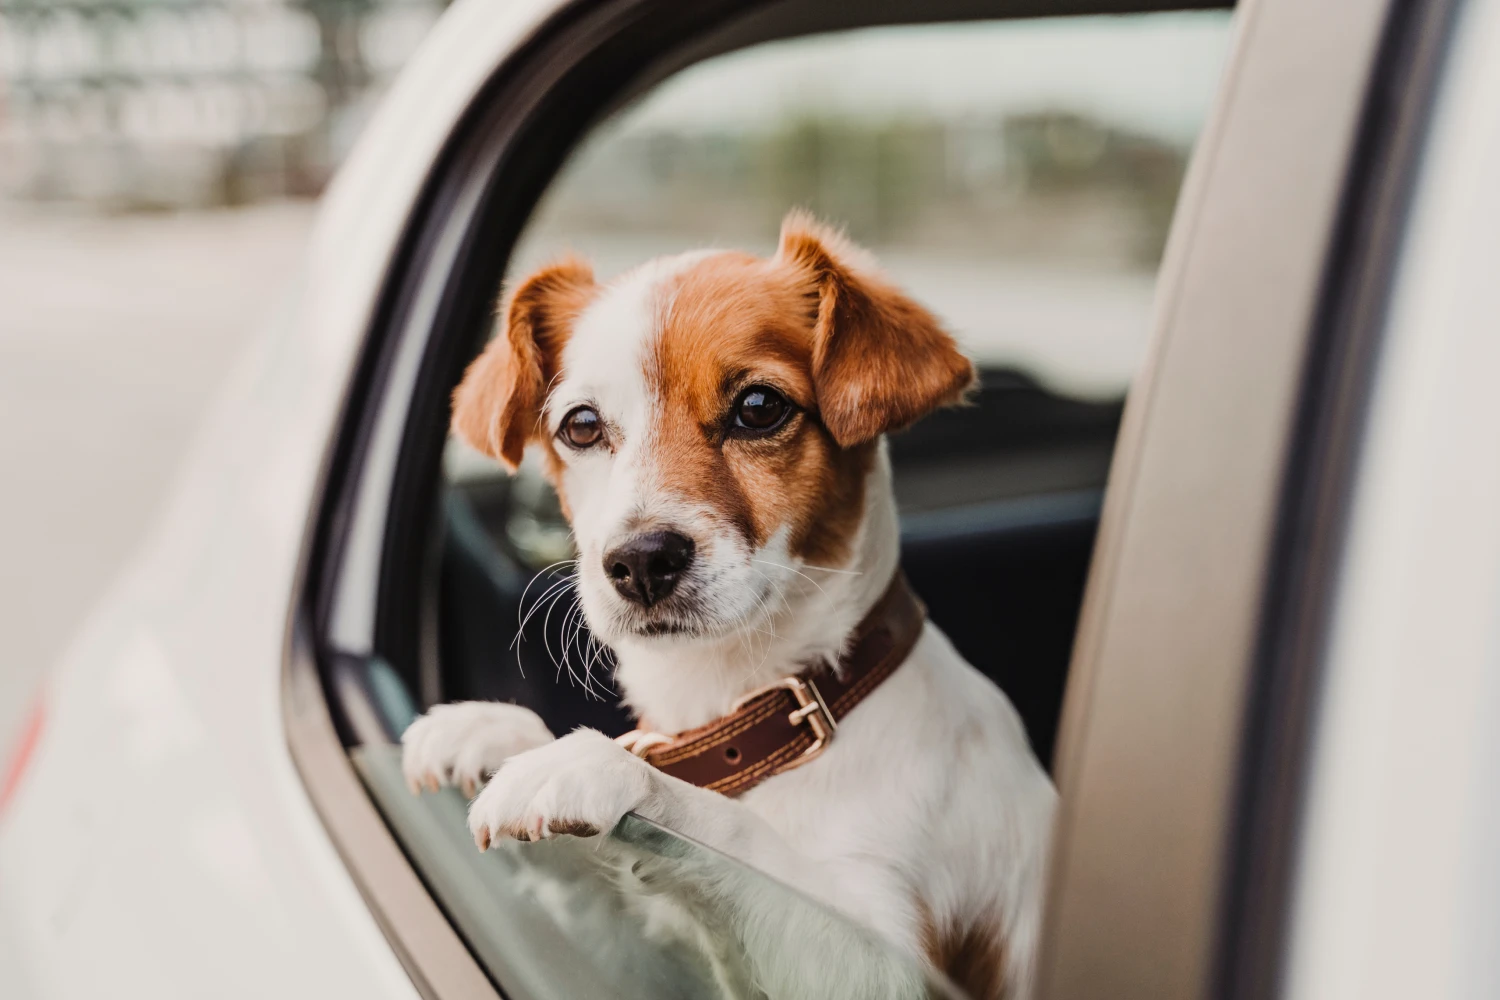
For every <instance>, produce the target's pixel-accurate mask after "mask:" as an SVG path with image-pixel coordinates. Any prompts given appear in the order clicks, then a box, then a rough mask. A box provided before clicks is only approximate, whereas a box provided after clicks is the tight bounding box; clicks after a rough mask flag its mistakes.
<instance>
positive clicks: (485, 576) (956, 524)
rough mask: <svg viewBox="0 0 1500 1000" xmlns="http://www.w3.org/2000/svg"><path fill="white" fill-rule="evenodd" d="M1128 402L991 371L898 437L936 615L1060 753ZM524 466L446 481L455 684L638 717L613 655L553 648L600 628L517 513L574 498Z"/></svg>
mask: <svg viewBox="0 0 1500 1000" xmlns="http://www.w3.org/2000/svg"><path fill="white" fill-rule="evenodd" d="M1119 417H1120V404H1119V402H1087V401H1080V400H1075V399H1069V398H1066V397H1063V396H1060V395H1056V394H1054V393H1051V392H1048V391H1047V390H1045V389H1043V388H1042V387H1040V386H1039V385H1037V384H1036V383H1035V382H1034V381H1032V380H1030V379H1028V378H1026V377H1024V376H1022V375H1020V374H1018V373H1016V372H1013V371H1006V370H990V371H986V372H985V373H984V374H983V378H982V386H981V388H980V391H979V392H977V393H976V394H975V397H974V402H973V405H970V406H966V407H962V408H958V409H953V410H946V411H942V412H940V413H937V414H935V415H933V416H931V417H929V418H927V419H926V420H924V421H922V422H920V423H918V424H917V425H916V426H914V427H912V428H910V429H908V430H906V431H904V432H902V433H900V434H897V435H895V436H894V437H892V438H891V440H890V451H891V460H892V465H893V468H894V470H895V480H896V495H897V502H898V505H899V509H900V511H901V516H902V565H903V567H904V568H905V571H906V573H907V575H908V577H909V578H910V580H911V582H912V585H913V587H914V588H915V589H916V591H917V593H918V594H920V595H921V597H922V598H923V600H924V601H925V602H926V603H927V606H928V609H929V613H930V615H931V617H932V620H933V621H934V622H936V623H937V625H938V626H940V627H941V628H942V629H943V631H944V632H946V633H947V635H948V636H949V638H951V639H952V640H953V642H954V644H955V645H956V646H957V647H958V649H959V650H960V651H961V652H962V653H963V654H964V656H965V657H966V658H967V659H968V660H969V661H970V662H971V663H973V664H974V665H975V666H977V667H978V668H979V669H980V670H982V671H983V672H984V673H985V674H987V675H988V676H989V677H990V678H991V679H992V680H994V681H995V683H996V684H998V685H999V686H1000V687H1001V688H1002V689H1003V690H1004V691H1005V692H1006V693H1007V694H1008V695H1009V696H1010V698H1011V700H1012V701H1013V702H1014V703H1015V705H1016V708H1017V710H1018V711H1019V712H1020V713H1021V715H1022V717H1023V718H1024V720H1025V722H1026V726H1027V731H1028V733H1029V734H1030V737H1031V740H1032V744H1033V747H1034V748H1035V750H1036V752H1037V754H1038V756H1039V757H1040V758H1041V760H1042V761H1043V762H1050V760H1051V756H1052V746H1053V741H1054V738H1055V735H1056V728H1057V719H1058V714H1059V711H1060V707H1061V704H1062V695H1063V687H1064V683H1065V681H1066V679H1067V669H1068V659H1069V655H1070V652H1071V648H1072V641H1073V632H1074V627H1075V625H1076V622H1077V617H1078V610H1079V603H1080V601H1081V598H1082V592H1083V585H1084V579H1085V575H1086V573H1087V569H1088V562H1089V557H1090V553H1091V550H1092V546H1093V538H1094V532H1095V529H1096V527H1097V523H1098V514H1099V505H1100V498H1101V495H1102V489H1103V485H1104V479H1105V475H1106V473H1107V471H1108V464H1109V456H1110V452H1111V449H1112V448H1113V445H1114V438H1115V432H1116V430H1117V427H1118V424H1119ZM513 483H514V481H513V480H510V479H507V478H505V477H504V476H503V475H500V474H499V473H498V470H497V475H496V476H495V477H493V478H483V479H479V480H473V481H468V482H458V483H453V482H449V483H446V484H445V486H444V497H443V503H442V511H443V518H442V520H443V540H442V546H441V553H442V554H441V568H440V571H439V573H438V588H439V599H438V602H437V614H436V619H437V624H438V627H437V644H438V657H439V663H440V669H441V692H442V698H443V700H447V701H452V700H464V699H492V700H502V701H514V702H516V703H518V704H522V705H526V706H528V707H530V708H532V709H533V710H535V711H536V712H537V713H538V714H540V715H541V716H542V718H543V719H545V720H546V721H547V723H548V725H549V726H550V727H551V728H552V730H553V731H554V732H567V731H568V730H570V729H572V728H573V727H575V726H580V725H587V726H593V727H595V728H598V729H601V730H602V731H604V732H606V733H609V734H612V735H613V734H617V733H621V732H625V731H626V730H628V729H630V728H631V724H630V720H629V718H628V717H627V716H626V715H625V713H624V712H623V711H622V710H621V709H620V708H618V707H617V705H616V704H615V702H614V699H613V698H612V697H611V692H610V689H609V688H608V676H607V675H608V670H607V668H605V669H600V668H599V667H597V666H596V667H595V669H594V670H593V672H592V673H593V682H592V690H591V691H590V690H586V689H585V687H584V686H583V684H581V683H580V682H579V680H578V679H577V678H574V677H570V676H569V674H568V672H567V671H565V670H561V669H560V668H559V667H558V666H557V664H556V662H555V661H554V656H560V652H561V650H562V648H563V645H564V643H565V642H566V641H569V638H570V637H571V641H572V642H573V647H572V649H571V653H572V659H573V661H574V662H575V663H578V662H580V661H581V659H582V652H583V650H584V649H586V648H587V637H586V633H583V634H577V635H575V628H577V627H579V626H580V625H581V623H580V622H579V621H577V620H576V619H575V618H570V616H569V615H568V614H567V610H568V608H569V606H570V604H571V593H570V592H569V590H568V588H567V585H566V584H565V583H563V582H561V581H562V577H561V575H560V574H559V572H551V573H548V572H546V571H545V565H535V564H534V562H535V561H536V560H534V559H533V560H528V558H527V555H526V554H525V552H524V550H523V547H522V546H519V545H517V544H515V542H514V540H513V538H514V535H515V531H514V530H513V529H514V526H515V524H516V522H517V521H518V520H524V521H525V522H526V523H528V524H530V523H532V522H534V521H535V520H537V519H541V520H547V519H549V518H550V519H553V520H555V521H556V523H557V525H558V527H559V528H561V519H560V514H558V513H557V511H556V506H555V502H554V503H552V504H551V505H550V507H545V506H544V509H541V510H538V509H537V507H538V504H537V503H536V501H535V500H534V499H530V498H521V497H518V495H517V494H518V491H517V490H516V489H515V488H513ZM539 572H540V576H539V575H538V574H539ZM533 578H536V579H535V581H534V582H533ZM528 584H530V588H529V590H528ZM553 584H556V586H555V587H553V588H552V590H551V592H550V593H549V592H548V588H549V586H551V585H553ZM523 595H525V596H524V599H523ZM543 595H546V596H545V601H542V600H541V599H542V598H543ZM554 597H556V598H558V599H557V601H556V603H555V604H554V603H553V601H552V599H553V598H554ZM548 606H550V607H551V608H552V613H551V614H548V613H547V612H548ZM533 609H537V610H536V613H535V614H531V615H530V617H529V619H528V621H527V624H526V628H525V631H524V632H523V633H522V634H521V635H520V636H519V637H518V636H517V626H518V623H519V622H520V621H521V619H522V617H523V616H525V615H527V614H528V613H530V612H532V611H533Z"/></svg>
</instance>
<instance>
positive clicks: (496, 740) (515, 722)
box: [401, 701, 553, 798]
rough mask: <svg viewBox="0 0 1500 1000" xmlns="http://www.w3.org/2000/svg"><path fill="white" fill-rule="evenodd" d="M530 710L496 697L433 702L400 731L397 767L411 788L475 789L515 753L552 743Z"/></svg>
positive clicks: (545, 728)
mask: <svg viewBox="0 0 1500 1000" xmlns="http://www.w3.org/2000/svg"><path fill="white" fill-rule="evenodd" d="M552 738H553V737H552V733H551V732H550V731H549V730H548V729H547V726H546V724H545V723H544V722H542V720H541V719H540V718H539V717H538V716H537V714H536V713H535V712H533V711H531V709H529V708H522V707H521V706H519V705H508V704H505V703H504V702H494V701H461V702H457V703H455V704H452V705H435V706H433V708H432V709H431V710H430V711H428V713H427V714H426V715H424V716H422V717H421V718H419V719H417V721H415V722H413V723H412V724H411V725H410V726H408V727H407V729H406V732H405V733H403V734H401V771H402V774H403V775H404V776H405V777H406V783H407V784H408V785H410V786H411V790H412V791H413V792H417V791H420V790H421V789H422V788H424V787H425V788H428V789H431V790H433V791H436V790H437V788H438V786H439V785H445V784H454V785H458V786H459V787H461V788H462V789H463V792H464V794H465V795H467V796H469V797H470V798H473V796H474V792H475V791H476V790H477V789H478V788H479V786H480V785H482V784H483V783H484V780H485V779H486V778H488V777H489V776H490V774H491V773H493V772H494V771H495V770H496V769H497V768H498V767H499V766H500V765H501V764H503V763H505V761H506V760H507V759H508V758H510V757H513V756H515V755H516V754H518V753H524V752H525V751H527V750H531V749H534V748H536V747H539V746H542V745H543V744H546V743H551V742H552Z"/></svg>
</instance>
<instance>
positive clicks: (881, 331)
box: [776, 212, 974, 448]
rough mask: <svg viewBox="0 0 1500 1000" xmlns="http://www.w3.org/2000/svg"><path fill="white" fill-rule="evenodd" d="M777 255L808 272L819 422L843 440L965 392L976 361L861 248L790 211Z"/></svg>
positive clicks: (848, 443)
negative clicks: (876, 270)
mask: <svg viewBox="0 0 1500 1000" xmlns="http://www.w3.org/2000/svg"><path fill="white" fill-rule="evenodd" d="M776 255H777V257H778V259H780V260H783V261H785V262H786V263H788V264H791V265H792V266H794V267H796V268H798V269H799V270H800V271H801V272H802V273H803V274H804V275H806V276H807V279H808V281H809V286H808V294H809V295H811V296H816V297H817V322H816V326H815V327H814V332H813V361H812V367H813V371H812V375H813V387H814V391H815V392H816V393H817V397H818V410H819V413H820V415H821V417H822V420H823V426H825V427H827V428H828V432H829V433H830V434H832V435H833V439H834V440H835V441H837V442H838V443H839V445H840V446H841V447H844V448H850V447H853V446H855V445H859V444H864V443H865V442H867V441H872V440H874V439H875V438H876V437H878V436H880V435H881V434H884V433H885V432H887V431H893V430H899V429H900V428H902V427H905V426H906V425H908V424H910V423H912V422H913V421H915V420H917V419H918V418H920V417H923V416H925V415H927V414H928V413H931V412H932V411H933V410H935V409H937V408H938V407H940V406H948V405H952V404H954V403H958V402H961V401H962V400H963V396H964V392H965V390H967V389H968V388H969V386H970V385H972V384H973V382H974V365H973V363H972V362H970V361H969V359H968V358H966V357H964V356H963V355H962V354H961V353H959V350H958V345H957V344H955V343H954V342H953V338H952V337H951V336H950V335H949V334H948V332H947V331H946V330H944V329H943V328H942V326H941V325H940V324H939V323H938V321H937V318H936V317H935V316H933V315H932V313H930V312H928V311H927V310H926V309H924V308H922V307H921V306H920V305H918V304H917V303H916V302H914V301H913V300H912V299H910V298H908V297H907V296H906V295H904V294H902V293H901V292H899V291H897V290H896V289H895V288H893V287H891V286H890V285H888V284H886V283H885V281H884V280H882V279H881V278H880V277H879V276H878V275H876V274H875V273H874V271H873V268H872V267H871V266H870V265H869V264H868V263H867V260H866V257H865V254H864V253H863V251H861V250H860V249H859V248H857V247H855V246H853V245H852V244H851V243H849V241H848V240H846V239H845V238H844V237H843V236H842V235H841V234H839V233H837V232H835V231H834V230H832V229H829V228H828V227H826V226H822V225H820V224H818V223H817V222H816V221H815V220H813V219H812V218H811V217H810V216H808V215H806V214H804V213H802V212H793V213H791V214H790V215H788V216H787V217H786V219H785V220H784V221H783V222H782V224H781V245H780V247H779V249H778V250H777V251H776Z"/></svg>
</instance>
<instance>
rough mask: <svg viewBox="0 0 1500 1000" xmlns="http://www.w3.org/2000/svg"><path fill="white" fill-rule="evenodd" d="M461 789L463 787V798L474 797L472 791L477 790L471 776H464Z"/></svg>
mask: <svg viewBox="0 0 1500 1000" xmlns="http://www.w3.org/2000/svg"><path fill="white" fill-rule="evenodd" d="M463 789H464V798H466V799H472V798H473V797H474V793H475V792H476V791H478V790H479V789H478V786H476V785H475V784H474V779H473V778H465V779H464V781H463Z"/></svg>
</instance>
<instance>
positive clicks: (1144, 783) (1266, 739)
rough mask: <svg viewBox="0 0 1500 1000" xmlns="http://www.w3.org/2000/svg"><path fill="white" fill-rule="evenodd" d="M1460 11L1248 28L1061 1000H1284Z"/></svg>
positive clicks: (1088, 736)
mask: <svg viewBox="0 0 1500 1000" xmlns="http://www.w3.org/2000/svg"><path fill="white" fill-rule="evenodd" d="M1455 6H1456V3H1454V2H1450V0H1433V2H1428V3H1408V4H1397V3H1393V2H1384V0H1339V2H1330V3H1327V4H1320V5H1315V6H1309V5H1307V4H1305V3H1302V2H1299V0H1261V2H1259V3H1257V4H1255V5H1253V6H1251V7H1249V8H1247V9H1245V10H1244V11H1242V17H1243V18H1244V20H1242V22H1241V24H1240V26H1239V32H1238V42H1239V44H1238V46H1237V49H1236V52H1235V54H1234V56H1232V58H1231V62H1230V67H1229V70H1228V72H1227V74H1226V80H1225V83H1224V85H1223V86H1222V88H1221V91H1220V102H1219V106H1218V107H1217V109H1216V110H1215V112H1214V114H1213V117H1212V118H1211V122H1210V127H1209V131H1208V133H1206V134H1205V136H1204V138H1203V140H1202V143H1201V145H1200V149H1199V151H1198V154H1197V156H1196V157H1195V159H1194V162H1193V164H1192V165H1191V167H1190V169H1189V175H1188V178H1187V180H1186V182H1185V184H1184V188H1183V194H1182V198H1181V201H1180V203H1179V214H1178V219H1177V221H1176V222H1174V225H1173V230H1172V235H1171V237H1170V239H1169V242H1168V248H1167V256H1166V259H1165V261H1164V263H1163V268H1162V273H1161V276H1160V278H1159V281H1160V286H1159V287H1160V291H1159V293H1158V299H1157V320H1156V327H1155V330H1154V331H1153V355H1152V357H1151V358H1150V360H1149V361H1148V367H1147V374H1146V376H1145V378H1144V379H1143V380H1142V381H1140V382H1138V383H1137V386H1136V387H1135V388H1133V389H1132V394H1131V398H1130V400H1129V401H1128V402H1127V405H1126V412H1125V415H1124V418H1123V423H1122V430H1121V439H1120V443H1119V445H1118V446H1117V448H1116V453H1115V464H1114V466H1113V468H1112V470H1111V474H1110V482H1109V485H1108V487H1107V488H1106V495H1105V496H1106V499H1105V510H1104V515H1103V518H1102V520H1101V525H1100V533H1099V541H1098V542H1097V543H1096V548H1095V556H1094V565H1093V567H1092V568H1091V571H1090V579H1089V584H1088V588H1087V591H1086V594H1085V603H1084V610H1083V615H1082V619H1081V621H1080V624H1079V632H1078V638H1077V640H1076V641H1077V645H1076V647H1075V653H1074V659H1073V664H1072V668H1071V672H1070V677H1069V693H1068V698H1067V701H1066V702H1065V706H1064V719H1063V735H1062V737H1061V739H1060V745H1061V747H1062V750H1061V751H1060V754H1059V760H1058V765H1057V766H1058V772H1059V783H1060V785H1061V786H1062V788H1063V790H1064V794H1063V799H1062V808H1061V812H1060V815H1059V818H1058V821H1057V827H1056V832H1055V835H1054V841H1053V850H1054V859H1053V868H1052V872H1051V881H1050V885H1049V901H1048V906H1047V910H1046V926H1045V929H1044V932H1043V938H1044V942H1045V948H1044V957H1043V966H1042V979H1041V990H1040V993H1041V995H1042V996H1045V997H1047V998H1049V1000H1057V998H1069V1000H1071V998H1082V997H1093V996H1097V995H1098V994H1099V992H1100V989H1099V987H1100V984H1108V992H1109V994H1110V995H1111V996H1115V997H1122V998H1143V1000H1144V998H1151V1000H1178V998H1181V1000H1186V998H1199V997H1205V998H1206V997H1229V998H1232V1000H1258V998H1271V997H1275V996H1278V995H1280V988H1281V976H1282V972H1283V962H1284V959H1285V956H1286V950H1287V947H1288V945H1289V938H1288V934H1289V919H1290V913H1289V907H1288V904H1289V899H1290V892H1291V889H1292V884H1293V880H1294V879H1295V877H1296V872H1295V871H1294V868H1293V862H1294V857H1295V853H1296V847H1297V843H1298V838H1299V836H1300V834H1301V830H1300V823H1301V814H1302V802H1303V796H1304V789H1305V780H1306V776H1307V766H1308V746H1309V742H1310V740H1311V739H1312V737H1313V735H1314V734H1313V733H1312V732H1311V730H1310V726H1311V721H1312V717H1313V715H1314V712H1315V708H1316V704H1317V700H1318V686H1319V680H1320V676H1321V671H1322V661H1323V658H1324V656H1325V649H1326V640H1327V635H1328V628H1329V625H1330V622H1329V615H1330V613H1331V608H1332V600H1331V595H1332V594H1333V593H1334V591H1335V588H1336V586H1337V579H1336V571H1337V568H1338V564H1339V555H1340V553H1341V551H1342V547H1343V543H1344V538H1345V533H1346V530H1347V526H1348V512H1349V503H1348V498H1349V493H1350V490H1351V488H1352V483H1353V475H1354V464H1355V457H1356V452H1357V448H1358V445H1359V442H1360V440H1361V438H1362V434H1363V430H1364V426H1365V422H1366V402H1367V398H1368V394H1369V389H1370V383H1371V379H1372V376H1373V371H1374V361H1375V358H1376V356H1377V355H1378V353H1379V350H1380V344H1381V336H1382V331H1381V328H1382V325H1383V318H1384V312H1385V308H1386V302H1387V295H1388V291H1389V287H1390V281H1389V277H1390V274H1391V268H1392V265H1393V259H1394V253H1395V250H1396V248H1397V247H1398V245H1399V241H1400V235H1401V233H1402V232H1403V229H1404V226H1405V221H1406V212H1407V207H1408V201H1409V193H1410V187H1411V180H1412V176H1413V174H1414V171H1415V165H1416V163H1417V161H1418V159H1419V158H1420V156H1421V152H1422V147H1423V142H1424V138H1425V132H1426V127H1427V121H1428V118H1429V112H1430V108H1431V104H1432V99H1433V93H1434V88H1435V81H1436V77H1437V70H1438V68H1439V67H1440V65H1441V61H1442V58H1443V56H1444V54H1445V52H1446V47H1447V40H1448V34H1449V28H1450V26H1451V22H1452V20H1453V11H1454V8H1455ZM1271 289H1274V290H1275V292H1276V294H1268V290H1271ZM1111 786H1113V787H1114V788H1128V789H1129V795H1120V794H1118V793H1115V792H1112V791H1111V790H1110V788H1111ZM1142 914H1151V918H1150V919H1149V920H1142V919H1141V915H1142Z"/></svg>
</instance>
